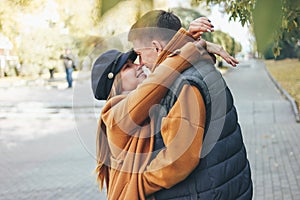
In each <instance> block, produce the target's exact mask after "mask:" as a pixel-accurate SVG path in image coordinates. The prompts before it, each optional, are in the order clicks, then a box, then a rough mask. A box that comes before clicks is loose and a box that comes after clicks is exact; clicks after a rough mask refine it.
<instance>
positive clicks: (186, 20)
mask: <svg viewBox="0 0 300 200" xmlns="http://www.w3.org/2000/svg"><path fill="white" fill-rule="evenodd" d="M171 11H172V12H174V14H175V15H177V16H178V17H179V18H180V20H181V23H182V27H183V28H185V29H188V28H189V26H190V23H191V22H192V21H193V20H194V19H196V18H199V17H203V16H204V15H202V14H201V13H199V12H198V11H196V10H193V9H189V8H181V7H179V8H172V9H171Z"/></svg>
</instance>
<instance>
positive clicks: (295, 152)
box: [225, 60, 300, 200]
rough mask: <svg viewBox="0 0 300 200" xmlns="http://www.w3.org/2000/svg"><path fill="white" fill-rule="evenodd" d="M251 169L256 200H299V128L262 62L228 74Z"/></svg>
mask: <svg viewBox="0 0 300 200" xmlns="http://www.w3.org/2000/svg"><path fill="white" fill-rule="evenodd" d="M225 79H226V81H227V83H228V85H229V87H230V88H231V91H232V93H233V96H234V99H235V104H236V106H237V110H238V114H239V121H240V123H241V126H242V130H243V136H244V141H245V144H246V148H247V151H248V157H249V160H250V165H251V169H252V178H253V182H254V198H253V199H255V200H259V199H262V200H270V199H278V200H280V199H284V200H286V199H288V200H289V199H294V200H297V199H300V148H299V144H298V142H299V139H300V124H297V123H296V120H295V117H294V113H293V111H292V107H291V104H290V102H289V101H287V100H286V99H285V98H284V97H283V96H282V95H281V94H280V92H279V91H278V90H277V89H276V87H275V86H274V84H273V82H272V81H271V80H270V78H269V77H268V75H267V73H266V71H265V67H264V65H263V63H262V62H261V61H257V60H252V61H249V62H247V63H241V64H240V65H239V67H238V68H236V69H233V70H230V71H229V72H228V73H226V74H225Z"/></svg>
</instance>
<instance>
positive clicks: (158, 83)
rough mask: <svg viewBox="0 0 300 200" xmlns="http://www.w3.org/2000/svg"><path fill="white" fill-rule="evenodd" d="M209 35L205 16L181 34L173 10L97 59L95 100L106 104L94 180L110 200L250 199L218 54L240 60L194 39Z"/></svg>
mask: <svg viewBox="0 0 300 200" xmlns="http://www.w3.org/2000/svg"><path fill="white" fill-rule="evenodd" d="M208 30H209V31H212V30H213V26H212V25H211V23H210V21H209V20H208V19H207V18H199V19H196V20H195V21H193V22H192V23H191V26H190V28H189V30H188V31H186V30H184V29H183V28H182V27H181V22H180V20H179V18H178V17H177V16H176V15H174V14H173V13H171V12H165V11H162V10H154V11H150V12H148V13H146V14H145V15H144V16H142V17H141V18H140V19H139V20H138V21H137V22H136V23H135V24H134V25H133V26H132V27H131V29H130V31H129V34H128V40H129V41H131V42H132V44H133V50H130V51H128V52H126V53H122V52H120V51H118V50H109V51H107V52H105V53H103V54H102V55H100V56H99V57H98V58H97V60H96V61H95V62H94V64H93V69H92V89H93V92H94V96H95V98H96V99H99V100H107V102H106V104H105V106H104V107H103V109H102V111H101V116H100V120H99V124H98V131H97V141H96V144H97V168H96V173H97V178H98V182H99V184H100V188H101V189H102V188H103V185H104V183H105V184H106V189H107V196H108V199H122V200H123V199H158V200H161V199H162V200H163V199H205V200H206V199H224V200H225V199H226V200H228V199H251V198H252V181H251V172H250V165H249V162H248V159H247V154H246V149H245V145H244V143H243V138H242V133H241V129H240V126H239V124H238V121H237V112H236V109H235V106H234V104H233V98H232V95H231V92H230V90H229V88H228V87H227V85H226V82H225V81H224V79H223V77H222V75H221V74H220V72H219V71H218V70H217V69H215V67H214V59H215V57H214V54H217V55H220V56H221V57H222V58H223V59H225V60H226V61H227V62H228V63H229V64H231V65H233V66H235V65H236V64H237V63H238V61H237V60H236V59H235V58H233V57H231V56H230V55H229V54H228V53H227V52H226V51H224V50H223V49H222V48H220V46H219V45H215V44H212V43H209V42H206V41H204V40H201V39H200V40H199V39H198V38H199V36H201V34H202V33H203V32H206V31H208ZM136 60H138V62H137V61H136ZM148 71H150V73H147V72H148Z"/></svg>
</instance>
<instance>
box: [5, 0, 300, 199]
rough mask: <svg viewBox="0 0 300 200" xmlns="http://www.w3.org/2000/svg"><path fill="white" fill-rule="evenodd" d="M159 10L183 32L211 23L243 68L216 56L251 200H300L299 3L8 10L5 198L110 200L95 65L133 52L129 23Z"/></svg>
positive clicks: (209, 0)
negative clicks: (100, 145)
mask: <svg viewBox="0 0 300 200" xmlns="http://www.w3.org/2000/svg"><path fill="white" fill-rule="evenodd" d="M153 9H164V10H171V11H173V12H174V13H175V14H176V15H178V16H179V17H180V19H181V21H182V24H183V26H184V27H185V28H188V25H189V23H190V22H191V21H192V20H194V19H195V18H198V17H200V16H206V17H208V18H209V19H210V20H211V22H212V24H213V25H214V27H215V31H214V32H212V33H205V34H204V35H203V38H205V39H206V40H208V41H211V42H214V43H217V44H220V45H221V46H222V47H223V48H224V49H226V51H228V52H229V53H230V54H231V55H232V56H235V57H236V58H237V59H238V60H239V61H240V64H239V65H238V66H237V67H236V68H232V67H230V66H228V64H226V62H224V61H223V60H222V59H221V58H219V57H218V58H217V62H216V67H217V69H219V70H220V71H221V72H222V73H223V74H224V78H225V79H226V82H227V83H228V85H229V87H230V89H231V90H232V91H233V95H234V99H235V102H236V104H237V110H238V112H239V122H240V123H241V125H242V129H243V134H244V135H243V136H244V141H245V144H246V147H247V151H248V156H249V160H250V165H251V168H252V174H253V182H254V199H300V187H299V186H300V176H299V174H300V162H299V161H300V147H299V144H298V141H299V132H300V124H299V123H297V121H298V122H299V121H300V119H299V117H300V116H299V108H300V28H299V26H300V2H299V0H236V1H235V0H1V4H0V160H1V162H0V199H5V200H8V199H13V200H14V199H55V200H56V199H64V200H65V199H72V200H73V199H106V195H105V190H104V191H102V192H99V190H98V186H97V183H96V181H95V179H96V177H95V174H93V170H94V168H95V164H96V161H95V159H94V157H95V156H94V155H95V140H96V139H95V137H96V136H95V135H96V130H97V120H98V118H99V114H100V111H101V108H102V106H103V105H104V103H105V102H103V101H102V102H101V101H100V102H99V101H96V100H94V98H93V95H92V92H91V86H90V71H91V66H92V63H93V61H94V60H95V59H96V58H97V56H99V54H101V53H102V52H103V51H105V50H107V49H111V48H119V49H121V50H124V49H123V48H124V41H126V36H127V31H128V30H129V28H130V27H131V25H132V24H133V23H134V22H135V21H136V20H137V19H138V18H139V17H141V16H142V15H143V14H144V13H146V12H148V11H150V10H153ZM126 45H128V44H126ZM126 45H125V46H126ZM129 45H130V44H129ZM129 47H130V46H126V48H129ZM67 51H70V52H71V53H72V56H71V57H72V62H73V63H72V70H71V71H73V79H74V81H73V85H74V86H73V87H72V88H71V89H70V87H68V84H67V80H66V75H68V74H66V69H65V66H64V64H65V63H66V61H68V59H69V58H68V56H66V55H65V53H66V52H67ZM67 63H68V62H67ZM69 75H70V74H69ZM71 75H72V72H71ZM69 86H70V85H69ZM295 119H296V120H295Z"/></svg>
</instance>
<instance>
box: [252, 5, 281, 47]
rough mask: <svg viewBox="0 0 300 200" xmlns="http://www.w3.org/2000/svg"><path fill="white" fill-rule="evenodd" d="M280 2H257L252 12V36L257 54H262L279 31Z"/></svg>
mask: <svg viewBox="0 0 300 200" xmlns="http://www.w3.org/2000/svg"><path fill="white" fill-rule="evenodd" d="M281 7H282V5H281V0H257V2H256V5H255V8H254V11H253V22H254V34H255V37H256V42H257V48H258V51H259V52H264V51H265V49H266V48H267V47H268V45H269V44H270V43H271V41H272V39H273V33H274V32H276V31H277V30H279V28H280V24H281V19H282V9H281Z"/></svg>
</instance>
